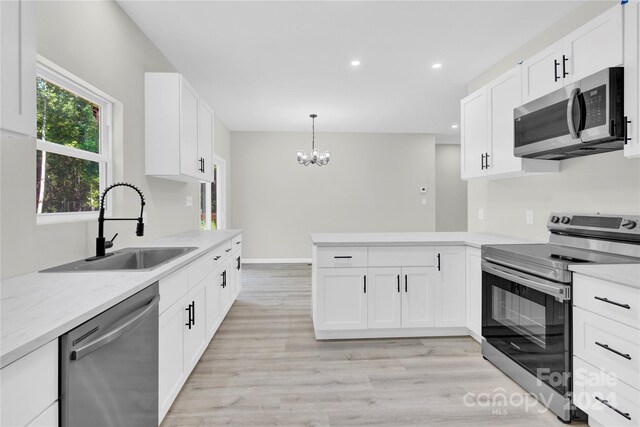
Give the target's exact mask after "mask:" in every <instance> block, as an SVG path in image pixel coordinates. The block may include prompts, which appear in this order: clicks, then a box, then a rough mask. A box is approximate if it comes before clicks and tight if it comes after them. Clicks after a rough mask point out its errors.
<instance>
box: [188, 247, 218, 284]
mask: <svg viewBox="0 0 640 427" xmlns="http://www.w3.org/2000/svg"><path fill="white" fill-rule="evenodd" d="M187 268H188V269H189V289H193V288H194V287H195V286H196V285H197V284H198V283H200V282H201V281H202V280H203V279H204V278H205V277H207V275H208V274H209V273H211V270H212V269H213V252H209V253H207V254H204V255H203V256H201V257H200V258H198V259H197V260H195V261H193V262H191V263H190V264H189V265H188V267H187Z"/></svg>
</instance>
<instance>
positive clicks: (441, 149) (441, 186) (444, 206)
mask: <svg viewBox="0 0 640 427" xmlns="http://www.w3.org/2000/svg"><path fill="white" fill-rule="evenodd" d="M466 230H467V182H466V181H463V180H462V179H460V144H436V231H466Z"/></svg>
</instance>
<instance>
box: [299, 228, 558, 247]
mask: <svg viewBox="0 0 640 427" xmlns="http://www.w3.org/2000/svg"><path fill="white" fill-rule="evenodd" d="M311 242H312V243H313V244H314V245H316V246H415V245H467V246H472V247H474V248H479V247H480V246H481V245H498V244H511V243H540V242H533V241H531V240H526V239H519V238H515V237H510V236H502V235H499V234H489V233H468V232H462V231H456V232H432V233H427V232H424V233H313V234H311ZM542 243H546V242H542Z"/></svg>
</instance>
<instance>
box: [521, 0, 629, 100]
mask: <svg viewBox="0 0 640 427" xmlns="http://www.w3.org/2000/svg"><path fill="white" fill-rule="evenodd" d="M622 33H623V29H622V7H620V6H615V7H612V8H611V9H609V10H608V11H606V12H605V13H603V14H602V15H600V16H598V17H596V18H595V19H593V20H591V21H589V22H587V23H586V24H584V25H583V26H581V27H580V28H578V29H577V30H575V31H573V32H572V33H570V34H569V35H567V36H565V37H564V38H562V39H561V40H559V41H558V42H556V43H554V44H553V45H551V46H549V47H548V48H546V49H544V50H543V51H541V52H539V53H537V54H535V55H533V56H532V57H531V58H528V59H527V60H525V61H524V62H523V63H522V80H523V84H522V102H523V103H527V102H529V101H532V100H534V99H536V98H539V97H541V96H543V95H546V94H547V93H549V92H552V91H554V90H556V89H559V88H561V87H563V86H564V85H565V84H570V83H573V82H575V81H577V80H580V79H582V78H584V77H587V76H589V75H591V74H593V73H596V72H598V71H600V70H602V69H604V68H608V67H617V66H620V65H622V63H623V36H622Z"/></svg>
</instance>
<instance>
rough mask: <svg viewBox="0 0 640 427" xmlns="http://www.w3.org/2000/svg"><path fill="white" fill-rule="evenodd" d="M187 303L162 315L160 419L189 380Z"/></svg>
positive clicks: (159, 376) (159, 386)
mask: <svg viewBox="0 0 640 427" xmlns="http://www.w3.org/2000/svg"><path fill="white" fill-rule="evenodd" d="M160 283H162V281H160ZM161 295H162V294H161ZM160 301H162V298H161V299H160ZM186 305H187V299H186V297H185V298H182V299H180V300H178V301H177V302H175V303H174V304H173V305H172V306H171V307H170V308H168V309H167V310H166V311H164V312H163V313H161V314H160V319H159V337H158V351H159V354H158V409H159V419H160V420H162V418H164V416H165V414H166V413H167V411H168V410H169V408H170V407H171V404H172V403H173V400H174V399H175V398H176V396H177V395H178V393H179V392H180V388H181V387H182V384H184V381H185V380H186V375H187V374H186V373H185V369H184V368H185V362H184V354H185V352H184V335H185V333H184V328H185V323H186V319H187V317H186V316H185V306H186Z"/></svg>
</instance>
